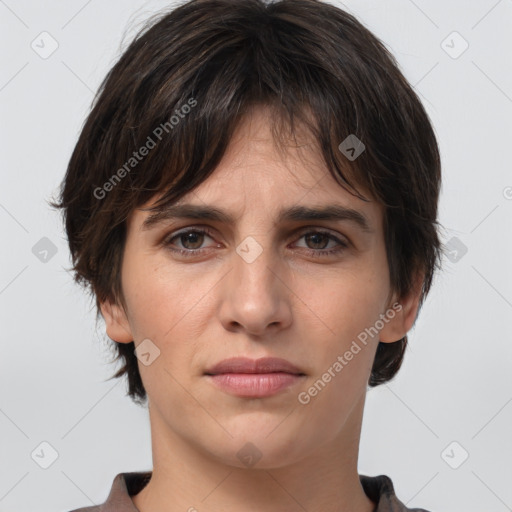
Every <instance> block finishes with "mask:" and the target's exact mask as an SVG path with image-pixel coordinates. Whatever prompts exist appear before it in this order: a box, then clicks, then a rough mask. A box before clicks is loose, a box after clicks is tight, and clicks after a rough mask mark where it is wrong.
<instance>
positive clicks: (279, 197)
mask: <svg viewBox="0 0 512 512" xmlns="http://www.w3.org/2000/svg"><path fill="white" fill-rule="evenodd" d="M303 142H305V144H304V145H303V144H301V145H300V148H299V147H289V148H288V154H287V155H286V157H283V158H285V159H284V160H282V157H281V156H280V155H279V154H278V153H277V152H276V151H275V148H274V146H273V143H272V136H271V134H270V131H269V124H268V118H267V117H266V111H265V110H256V111H254V112H253V117H252V118H248V119H246V121H245V122H244V124H243V125H241V126H240V128H239V130H238V131H237V133H236V136H235V138H234V139H233V140H232V142H231V145H230V147H229V149H228V152H227V153H226V155H225V157H224V159H223V160H222V162H221V163H220V165H219V166H218V168H217V169H216V170H215V173H214V174H213V175H211V176H210V177H209V178H208V179H207V180H206V181H205V182H203V183H202V184H201V185H200V186H199V187H197V188H196V189H195V190H194V191H193V192H191V193H189V194H188V195H187V196H185V197H183V198H182V199H181V200H180V201H179V202H178V203H177V205H180V206H183V205H185V204H186V205H193V206H196V207H198V208H211V209H213V208H214V209H215V210H222V212H223V214H224V216H229V217H230V218H231V221H230V222H228V221H227V220H226V219H223V218H215V219H214V218H212V217H210V218H206V217H202V218H192V217H187V218H180V217H172V216H171V215H168V216H167V217H166V218H163V219H160V221H158V222H155V223H151V224H149V225H148V226H146V227H144V221H145V220H146V219H147V218H148V216H149V214H150V212H143V211H141V210H136V211H135V212H134V213H133V214H132V216H131V217H130V218H129V222H128V232H127V240H126V246H125V253H124V259H123V266H122V289H123V294H124V297H125V301H126V305H127V308H126V311H123V310H122V309H120V308H119V307H117V306H113V307H111V305H108V304H103V305H102V311H103V314H104V317H105V320H106V323H107V333H108V335H109V336H110V337H111V338H112V339H114V340H116V341H118V342H122V343H129V342H131V341H132V340H133V341H134V342H135V345H136V347H137V356H138V358H139V369H140V373H141V377H142V380H143V383H144V387H145V389H146V391H147V394H148V398H149V407H150V414H151V416H152V417H151V422H152V428H153V429H156V430H157V431H158V435H160V436H161V438H162V439H164V438H165V439H166V442H169V443H170V444H176V442H180V441H183V442H185V443H186V444H187V445H188V446H193V447H194V448H195V449H197V450H200V451H201V453H202V454H206V455H208V456H210V457H211V458H212V459H214V460H217V461H223V462H225V463H227V464H230V465H233V466H238V467H242V466H244V465H246V466H247V465H251V464H252V463H254V461H256V460H257V459H260V460H259V461H258V467H268V468H271V467H279V466H284V465H286V464H290V463H293V462H294V461H297V460H299V459H301V458H303V457H306V456H308V455H311V454H313V453H319V452H318V450H321V449H322V448H323V449H326V448H327V447H328V446H329V445H330V444H331V443H336V442H338V440H339V438H340V437H344V436H346V435H347V434H345V433H344V432H347V431H349V432H348V434H350V429H354V428H357V427H356V426H357V424H358V418H356V417H355V416H360V415H361V414H362V404H364V397H365V393H366V386H367V382H368V378H369V375H370V370H371V367H372V363H373V358H374V354H375V350H376V347H377V344H378V341H379V337H380V339H381V340H382V341H387V342H392V341H396V340H398V339H399V338H401V337H402V336H403V335H404V334H405V333H406V332H407V330H408V329H409V328H410V326H411V323H412V321H413V319H414V315H415V312H416V310H415V309H414V307H413V308H412V310H409V309H408V307H405V308H404V307H402V305H403V303H401V304H400V306H399V307H398V308H397V307H396V304H395V308H392V304H393V303H394V301H395V300H396V298H395V297H393V298H392V299H391V300H390V301H389V302H388V301H387V299H388V298H389V296H388V294H389V292H390V282H389V271H388V266H387V259H386V251H385V245H384V233H383V210H382V208H381V207H380V206H379V205H377V204H376V203H375V202H364V201H362V200H360V199H358V198H356V197H354V196H353V195H351V194H349V193H348V192H346V191H345V190H344V189H342V188H341V187H340V186H339V185H338V184H337V183H336V182H335V181H334V180H333V178H332V177H331V175H330V174H329V172H328V171H327V169H326V168H325V166H324V165H323V163H322V161H321V159H320V156H319V154H318V153H317V152H316V151H315V150H314V149H313V145H312V144H310V142H311V141H310V140H305V141H303ZM155 199H156V197H155V198H154V199H153V201H151V202H150V203H148V204H147V205H145V206H150V205H151V204H152V203H153V202H154V200H155ZM328 206H331V207H336V208H338V210H337V211H338V213H343V212H345V213H344V214H343V215H340V216H339V217H340V218H334V216H333V217H332V218H327V217H326V218H325V219H314V218H312V217H311V215H309V216H308V215H306V216H302V217H301V218H299V215H298V214H300V213H306V214H307V213H308V212H307V211H306V210H300V209H299V207H300V208H303V209H308V210H309V209H310V210H321V209H325V208H327V207H328ZM293 209H295V210H294V211H292V212H291V213H294V212H295V214H296V215H295V217H294V216H292V215H288V216H287V215H286V214H287V212H290V210H293ZM175 213H176V212H175ZM363 222H364V223H366V229H365V228H364V226H363ZM203 230H207V233H205V232H203ZM315 233H316V234H315ZM383 319H384V320H383ZM365 329H366V330H365ZM376 330H379V331H380V333H378V334H375V332H376ZM363 340H365V341H364V342H363ZM358 348H359V349H358ZM234 357H243V358H248V359H249V360H257V359H260V358H266V357H276V358H282V359H284V360H286V361H288V362H289V363H291V364H292V365H293V366H294V367H295V372H294V373H293V375H292V373H289V372H290V370H289V369H288V370H287V369H286V368H282V367H280V366H279V365H278V366H277V367H273V368H270V367H268V368H264V367H260V368H259V371H260V372H262V373H260V374H259V375H258V374H254V373H252V374H240V373H239V372H241V371H251V369H249V370H247V368H246V369H245V370H244V369H240V368H238V369H237V368H231V369H230V368H225V369H224V371H225V372H227V373H217V374H216V376H213V375H210V374H211V373H212V368H213V367H214V366H215V365H217V364H218V363H219V362H221V361H223V360H226V359H229V358H234ZM249 363H251V361H249ZM249 366H250V365H249ZM256 369H257V367H256V366H252V371H255V370H256ZM278 370H286V371H281V372H279V371H278ZM270 373H272V374H270ZM359 419H360V418H359ZM353 441H354V440H353V439H351V440H350V442H353ZM251 457H252V458H251ZM249 461H252V462H249Z"/></svg>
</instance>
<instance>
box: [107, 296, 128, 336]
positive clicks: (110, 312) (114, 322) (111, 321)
mask: <svg viewBox="0 0 512 512" xmlns="http://www.w3.org/2000/svg"><path fill="white" fill-rule="evenodd" d="M100 309H101V314H102V315H103V318H104V319H105V324H106V327H107V329H106V330H107V335H108V337H109V338H110V339H111V340H114V341H117V342H118V343H131V342H132V341H133V336H132V332H131V328H130V323H129V322H128V318H127V317H126V313H125V311H124V309H123V308H122V307H121V306H119V305H117V304H113V303H112V302H110V301H109V300H106V301H105V302H102V303H101V304H100Z"/></svg>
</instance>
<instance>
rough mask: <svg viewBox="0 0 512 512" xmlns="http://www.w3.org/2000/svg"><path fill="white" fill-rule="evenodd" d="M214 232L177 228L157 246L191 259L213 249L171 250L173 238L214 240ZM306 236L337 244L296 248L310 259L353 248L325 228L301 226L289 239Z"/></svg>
mask: <svg viewBox="0 0 512 512" xmlns="http://www.w3.org/2000/svg"><path fill="white" fill-rule="evenodd" d="M214 231H216V230H215V229H213V228H211V226H207V225H191V226H190V225H189V226H184V227H182V228H178V229H177V230H174V231H172V232H170V233H167V234H166V235H165V236H164V237H163V238H162V240H161V241H160V242H159V244H158V245H159V246H162V247H164V248H166V249H168V250H169V251H171V252H173V253H175V254H179V255H182V256H187V257H188V256H191V257H193V256H195V255H197V256H199V255H203V254H204V253H205V252H207V251H209V250H210V249H212V248H213V247H202V248H199V249H181V248H173V247H172V244H171V241H172V240H173V239H175V238H179V237H180V236H181V235H183V234H186V233H193V232H196V233H199V234H204V235H206V236H208V237H210V238H212V239H214V238H215V235H214ZM308 234H322V235H325V236H327V237H328V238H329V239H330V241H331V242H332V241H334V242H336V244H337V246H336V247H334V248H330V249H309V248H307V247H300V248H298V249H299V250H304V251H306V252H308V254H309V255H310V256H312V257H329V256H334V255H336V254H338V253H341V252H344V251H346V250H348V249H350V248H351V247H353V244H352V242H351V241H350V240H349V239H348V237H347V236H345V235H343V234H341V233H338V232H333V230H331V229H329V228H325V227H322V226H318V225H310V226H302V227H301V228H299V229H295V230H294V232H293V234H292V235H290V236H289V237H290V238H291V237H292V236H293V240H297V239H301V238H302V237H304V236H305V235H308ZM289 237H288V236H287V238H289ZM218 246H219V244H217V247H218Z"/></svg>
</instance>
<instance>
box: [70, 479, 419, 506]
mask: <svg viewBox="0 0 512 512" xmlns="http://www.w3.org/2000/svg"><path fill="white" fill-rule="evenodd" d="M150 479H151V471H146V472H131V473H119V474H118V475H117V476H116V477H115V478H114V481H113V483H112V488H111V490H110V494H109V495H108V498H107V500H106V501H105V503H103V504H102V505H94V506H92V507H85V508H78V509H75V510H72V511H71V512H139V510H138V509H137V508H136V507H135V505H134V504H133V501H132V499H131V498H130V496H134V495H135V494H138V493H139V492H140V491H141V490H142V489H143V488H144V486H145V485H146V484H147V483H148V482H149V480H150ZM359 479H360V481H361V485H362V487H363V490H364V492H365V493H366V495H367V496H368V497H369V498H370V499H371V500H372V501H373V502H374V503H376V504H377V506H376V508H375V510H374V511H373V512H428V511H427V510H425V509H423V508H407V507H406V506H405V505H404V504H403V503H402V502H401V501H400V500H399V499H398V498H397V497H396V495H395V490H394V488H393V482H392V481H391V479H390V478H389V477H388V476H386V475H379V476H366V475H359Z"/></svg>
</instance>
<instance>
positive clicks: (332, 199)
mask: <svg viewBox="0 0 512 512" xmlns="http://www.w3.org/2000/svg"><path fill="white" fill-rule="evenodd" d="M272 121H273V120H272V118H271V113H270V111H269V110H268V109H267V108H265V107H259V108H255V109H253V110H252V111H251V112H250V113H249V114H248V115H246V116H245V117H244V118H243V119H242V121H241V122H240V124H239V125H238V127H237V129H236V130H235V133H234V135H233V137H232V139H231V141H230V143H229V145H228V148H227V150H226V152H225V154H224V156H223V158H222V160H221V162H220V163H219V165H218V166H217V168H216V169H215V171H214V172H213V173H212V174H211V175H210V176H209V177H208V178H207V179H206V180H205V181H203V182H202V183H201V184H200V185H198V186H197V187H196V188H195V189H194V190H192V191H191V192H189V193H188V194H186V195H185V196H183V197H182V198H180V200H179V201H177V202H176V203H175V205H177V206H179V205H183V204H193V205H198V206H201V205H202V206H206V205H216V206H219V207H221V208H222V209H223V210H227V211H229V212H230V213H232V214H233V216H236V217H241V216H243V215H244V214H245V213H251V214H255V215H258V216H265V215H268V214H272V215H273V216H274V217H277V215H278V213H280V212H282V211H283V210H285V209H291V208H293V207H294V206H299V205H301V206H315V207H319V206H321V205H324V204H329V205H336V204H337V205H340V206H343V207H346V208H350V209H354V210H358V211H360V212H361V213H362V214H363V216H364V217H366V218H367V219H368V224H370V226H373V227H374V228H377V227H378V226H379V225H380V224H381V221H382V215H383V208H382V206H381V205H379V204H378V203H376V202H375V201H373V200H372V198H371V197H370V195H369V194H368V193H367V192H363V193H364V196H365V197H366V198H367V199H370V201H363V200H362V199H360V198H358V197H357V196H355V195H354V194H352V193H350V192H349V191H347V190H345V189H344V188H343V187H342V186H341V185H340V184H339V183H338V182H337V181H336V180H335V179H334V178H333V176H332V175H331V173H330V172H329V170H328V169H327V167H326V164H325V161H324V160H323V157H322V154H321V151H320V149H319V148H318V144H317V141H316V140H315V139H314V137H313V135H312V134H311V133H309V131H308V130H307V129H306V128H304V127H303V126H302V125H300V124H297V125H296V129H295V133H294V135H293V136H292V135H291V133H289V132H280V133H279V135H280V138H281V141H282V143H281V144H280V145H279V144H278V143H277V141H276V140H275V138H274V136H273V133H272V131H271V126H272ZM162 195H163V193H160V194H156V195H155V196H154V197H153V198H152V199H151V200H150V201H148V202H147V203H146V204H145V205H143V206H142V207H141V208H147V207H149V206H152V205H153V204H154V203H155V202H156V201H157V199H159V198H160V197H161V196H162ZM150 214H151V212H147V211H142V210H141V209H139V210H137V211H136V212H135V216H136V218H137V220H138V224H139V225H141V224H142V223H143V222H144V221H145V219H146V218H147V217H148V216H150Z"/></svg>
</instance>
